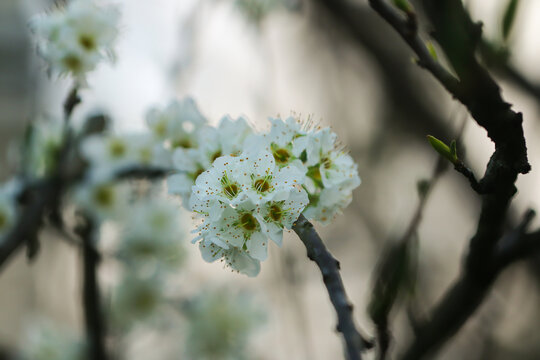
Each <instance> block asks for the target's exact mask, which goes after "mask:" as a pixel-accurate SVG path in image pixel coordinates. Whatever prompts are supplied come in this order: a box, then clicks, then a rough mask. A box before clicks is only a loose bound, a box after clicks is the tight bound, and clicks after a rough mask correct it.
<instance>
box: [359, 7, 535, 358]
mask: <svg viewBox="0 0 540 360" xmlns="http://www.w3.org/2000/svg"><path fill="white" fill-rule="evenodd" d="M369 3H370V5H371V6H372V8H373V9H374V10H375V11H376V12H377V13H378V14H379V15H380V16H381V17H382V18H383V19H385V20H386V21H387V22H388V23H389V24H390V25H391V26H392V27H393V28H394V29H395V30H396V31H397V32H398V33H399V34H400V35H401V36H402V38H403V39H404V40H405V41H406V42H407V43H408V44H409V46H410V47H411V49H412V50H413V51H414V52H415V54H416V55H417V56H418V57H419V63H420V65H421V66H422V67H424V68H426V69H427V70H428V71H430V72H431V73H432V74H433V76H434V77H435V78H436V79H437V80H439V82H440V83H441V84H442V85H443V86H444V87H445V88H446V89H447V90H448V91H449V92H450V94H451V95H452V96H454V97H455V98H456V99H457V100H459V101H460V102H461V103H463V104H464V105H465V106H466V107H467V109H468V110H469V112H470V113H471V115H472V116H473V118H474V119H475V120H476V122H477V123H478V124H479V125H480V126H482V127H484V128H485V129H486V130H487V132H488V136H489V137H490V139H491V140H492V141H494V142H495V152H494V153H493V155H492V157H491V159H490V161H489V163H488V166H487V169H486V172H485V175H484V177H483V178H482V180H480V187H481V188H482V189H483V190H484V191H485V192H486V194H485V195H483V198H482V210H481V214H480V219H479V222H478V226H477V231H476V234H475V235H474V237H473V238H472V239H471V241H470V248H469V254H468V256H467V259H466V263H465V267H464V269H463V272H462V275H461V277H460V278H459V279H458V280H457V282H456V283H455V284H454V286H453V287H452V288H451V289H450V290H449V291H448V292H447V293H446V294H445V296H444V297H443V299H442V301H441V302H440V303H439V305H438V306H437V307H436V309H435V310H434V311H433V314H432V317H431V320H430V321H429V322H428V323H426V324H424V325H423V326H422V327H421V328H420V329H419V331H418V335H417V336H416V338H415V340H414V341H413V343H412V344H411V346H410V347H409V348H408V349H407V351H406V352H405V355H404V357H403V358H404V359H411V360H412V359H415V360H417V359H421V358H423V357H424V356H426V355H427V354H428V353H430V352H432V351H434V350H435V349H437V348H438V347H440V346H441V345H442V344H443V343H444V342H445V341H446V340H447V339H448V338H450V337H451V336H452V335H453V334H454V333H455V332H456V331H457V330H458V329H459V328H460V327H461V326H462V325H463V324H464V323H465V321H466V320H467V319H468V318H469V317H470V315H472V313H474V311H475V310H476V309H477V308H478V306H479V305H480V304H481V303H482V301H483V299H484V298H485V296H486V295H487V293H488V290H489V288H490V287H491V285H492V283H493V281H494V280H495V278H496V277H497V275H498V273H499V271H500V270H501V268H498V267H494V266H493V261H494V253H495V248H496V246H497V243H498V241H499V240H500V239H501V235H502V231H503V227H502V224H503V223H504V221H505V219H506V216H507V211H508V207H509V205H510V201H511V199H512V197H513V195H514V193H515V191H516V189H515V186H514V183H515V181H516V179H517V176H518V174H519V173H523V174H525V173H527V172H528V171H529V170H530V165H529V163H528V160H527V149H526V146H525V138H524V136H523V128H522V116H521V114H520V113H516V112H514V111H512V110H511V108H510V105H509V104H508V103H506V102H505V101H504V100H503V99H502V97H501V94H500V89H499V87H498V85H497V84H496V83H495V81H494V80H493V79H492V77H491V76H490V75H489V73H488V72H487V71H486V70H485V69H484V68H483V67H482V66H481V65H480V64H479V63H478V61H477V59H476V48H477V45H478V43H479V40H480V38H481V27H480V26H479V25H477V24H474V23H473V22H472V21H471V19H470V18H469V15H468V14H467V12H466V11H465V9H464V8H463V5H462V3H461V1H458V0H442V1H435V0H425V1H424V5H425V9H426V12H427V14H428V17H429V18H430V20H431V23H432V26H433V27H434V29H435V31H434V33H433V35H434V37H435V39H436V40H437V42H438V43H439V45H440V46H441V48H442V49H443V51H444V53H445V55H446V57H447V58H448V60H449V62H450V64H451V65H452V67H453V69H454V70H455V72H456V74H457V78H453V79H455V80H456V81H454V80H452V78H449V77H448V76H447V75H448V74H449V73H448V72H447V71H446V70H444V72H443V71H441V66H440V65H437V64H438V63H437V64H434V62H436V61H435V59H434V58H433V57H432V56H431V55H430V54H429V52H428V51H427V48H426V46H425V45H424V44H423V42H422V40H421V39H420V37H419V35H418V32H417V27H416V26H413V25H411V23H415V22H416V17H415V15H414V13H407V14H405V15H403V14H402V13H400V12H399V11H398V10H397V9H396V8H394V7H393V6H391V5H389V4H388V3H386V2H385V1H383V0H370V1H369ZM458 79H459V80H458Z"/></svg>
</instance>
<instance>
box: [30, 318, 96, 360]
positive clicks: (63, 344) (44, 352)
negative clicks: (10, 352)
mask: <svg viewBox="0 0 540 360" xmlns="http://www.w3.org/2000/svg"><path fill="white" fill-rule="evenodd" d="M20 349H21V355H22V359H24V360H84V359H86V358H87V356H86V345H85V343H84V342H82V341H81V340H80V339H79V338H78V337H76V336H74V335H73V332H72V331H67V330H64V329H61V328H59V327H58V326H53V325H51V324H50V323H46V322H44V321H37V322H35V323H34V324H32V326H31V327H30V328H28V329H27V331H26V334H25V336H24V337H23V339H22V342H21V345H20Z"/></svg>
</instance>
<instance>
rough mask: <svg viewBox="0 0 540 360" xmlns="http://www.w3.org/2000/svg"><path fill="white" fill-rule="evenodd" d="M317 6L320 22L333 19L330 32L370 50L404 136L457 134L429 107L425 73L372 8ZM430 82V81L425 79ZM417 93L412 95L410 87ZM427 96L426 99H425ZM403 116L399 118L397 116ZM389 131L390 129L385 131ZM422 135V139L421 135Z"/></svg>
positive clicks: (346, 2)
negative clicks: (342, 35)
mask: <svg viewBox="0 0 540 360" xmlns="http://www.w3.org/2000/svg"><path fill="white" fill-rule="evenodd" d="M312 2H313V3H314V4H315V5H317V7H318V13H317V14H316V15H319V13H321V15H323V17H321V16H317V19H321V18H323V19H325V18H327V19H329V20H330V21H331V24H330V25H328V28H330V29H332V30H337V31H342V32H343V33H344V34H345V38H346V39H350V41H352V42H353V43H354V44H355V45H357V47H358V48H359V49H362V50H367V51H365V54H366V55H367V56H369V57H370V58H371V60H372V61H373V62H372V65H373V66H374V67H375V68H378V69H379V70H380V71H379V72H378V75H379V79H380V84H382V86H383V91H384V94H385V97H384V99H385V109H386V110H388V109H389V108H390V111H392V113H390V114H388V118H389V120H390V121H394V122H393V127H394V126H400V128H399V130H400V132H407V133H409V134H411V135H413V136H418V139H419V140H420V139H421V140H422V141H423V139H424V136H425V134H428V133H433V134H437V136H440V137H442V138H450V137H451V135H452V133H453V132H454V130H453V129H452V127H451V124H449V123H448V122H447V121H446V115H445V114H442V113H441V110H442V109H440V108H439V107H438V106H437V105H438V104H431V105H430V104H429V101H426V98H429V96H430V93H431V86H430V85H431V84H430V83H429V82H423V81H420V80H422V75H423V73H422V72H419V71H417V70H416V69H415V68H413V67H409V66H408V65H409V64H410V60H409V58H408V57H407V56H401V54H402V53H403V52H404V50H405V49H403V48H404V47H403V46H400V45H401V44H400V43H399V42H396V41H395V34H394V33H392V32H391V31H389V30H390V29H388V28H386V27H384V25H385V24H384V23H382V22H381V21H380V20H379V19H377V18H374V17H373V16H372V14H371V12H370V9H369V8H368V7H365V6H362V5H363V4H361V3H359V2H357V1H351V0H312ZM424 78H425V79H426V80H428V81H429V80H430V79H429V77H427V76H425V77H424ZM411 83H414V84H415V91H414V92H412V91H410V84H411ZM422 95H424V96H422ZM396 114H399V116H396ZM385 131H387V129H386V130H385ZM418 134H419V135H418Z"/></svg>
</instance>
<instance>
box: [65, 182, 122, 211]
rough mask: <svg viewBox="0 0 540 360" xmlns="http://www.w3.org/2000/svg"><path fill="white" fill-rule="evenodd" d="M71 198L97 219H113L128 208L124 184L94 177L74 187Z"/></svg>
mask: <svg viewBox="0 0 540 360" xmlns="http://www.w3.org/2000/svg"><path fill="white" fill-rule="evenodd" d="M73 200H74V203H75V204H76V205H78V206H79V207H80V208H82V209H83V210H85V211H86V212H87V213H89V214H90V215H91V216H93V217H94V218H95V219H96V220H98V221H104V220H108V219H113V220H115V219H119V218H120V217H121V216H123V214H124V213H125V211H126V209H128V205H129V189H128V188H127V187H126V184H122V183H117V182H114V181H110V182H103V181H98V180H96V179H94V180H89V181H86V182H84V183H82V184H80V185H79V186H78V187H77V189H75V192H74V195H73Z"/></svg>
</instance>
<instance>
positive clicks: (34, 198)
mask: <svg viewBox="0 0 540 360" xmlns="http://www.w3.org/2000/svg"><path fill="white" fill-rule="evenodd" d="M64 166H65V167H66V168H69V166H66V165H65V164H64ZM76 169H77V171H75V172H70V171H68V172H67V173H66V174H62V175H63V176H59V175H58V176H53V177H50V178H47V179H45V180H42V181H38V182H30V183H28V184H27V185H26V186H25V188H24V189H23V190H22V192H21V197H22V199H20V200H21V203H22V206H21V207H22V210H21V212H20V213H19V215H18V216H17V221H16V223H15V225H14V226H13V228H12V230H11V231H10V232H9V233H8V234H7V235H6V237H5V238H4V240H3V241H2V242H1V243H0V269H1V268H2V266H3V265H4V264H5V263H6V261H7V260H8V259H9V258H10V257H11V256H12V255H13V254H14V253H15V252H16V251H17V250H18V249H19V248H20V247H21V246H22V245H23V244H24V243H25V241H26V240H27V239H29V238H33V237H36V236H37V233H38V232H39V230H40V228H41V225H42V220H43V216H44V214H45V213H47V212H48V211H50V210H54V208H55V207H56V206H57V205H58V204H59V203H60V199H61V197H62V194H63V193H64V192H65V190H66V189H67V188H69V187H70V186H72V185H74V184H75V183H77V182H78V181H80V179H81V178H82V177H83V175H84V171H85V169H84V168H83V167H77V168H76ZM167 173H169V169H163V168H157V167H139V166H133V167H129V168H125V169H123V170H121V171H119V173H118V174H117V178H118V179H140V178H148V179H156V178H160V177H162V176H165V175H166V174H167Z"/></svg>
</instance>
